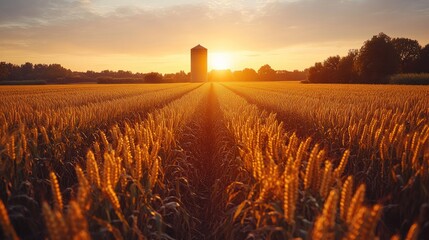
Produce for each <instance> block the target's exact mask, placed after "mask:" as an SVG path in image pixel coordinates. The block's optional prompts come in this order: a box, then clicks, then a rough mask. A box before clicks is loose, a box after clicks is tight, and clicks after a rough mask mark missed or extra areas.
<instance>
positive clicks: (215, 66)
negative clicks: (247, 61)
mask: <svg viewBox="0 0 429 240" xmlns="http://www.w3.org/2000/svg"><path fill="white" fill-rule="evenodd" d="M209 66H210V68H211V69H212V70H225V69H230V68H231V55H230V54H228V53H220V52H215V53H209Z"/></svg>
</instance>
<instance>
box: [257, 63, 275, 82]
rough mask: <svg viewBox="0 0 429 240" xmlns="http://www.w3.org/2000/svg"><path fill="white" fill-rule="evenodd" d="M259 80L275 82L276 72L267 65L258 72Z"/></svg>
mask: <svg viewBox="0 0 429 240" xmlns="http://www.w3.org/2000/svg"><path fill="white" fill-rule="evenodd" d="M258 75H259V80H262V81H274V80H276V71H275V70H274V69H272V68H271V66H270V65H268V64H265V65H264V66H262V67H260V68H259V70H258Z"/></svg>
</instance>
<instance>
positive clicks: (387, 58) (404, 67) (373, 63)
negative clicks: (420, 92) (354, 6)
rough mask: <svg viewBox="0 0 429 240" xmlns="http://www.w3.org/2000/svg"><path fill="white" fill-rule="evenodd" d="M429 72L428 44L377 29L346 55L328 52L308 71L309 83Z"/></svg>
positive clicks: (382, 79) (374, 80) (378, 80)
mask: <svg viewBox="0 0 429 240" xmlns="http://www.w3.org/2000/svg"><path fill="white" fill-rule="evenodd" d="M407 73H429V44H427V45H426V46H425V47H421V46H420V44H419V42H418V41H416V40H412V39H408V38H390V37H389V36H387V35H386V34H384V33H379V34H378V35H376V36H373V37H372V38H371V39H369V40H367V41H365V42H364V44H363V46H362V47H361V48H360V49H359V50H350V51H349V53H348V54H347V56H344V57H340V56H338V55H337V56H331V57H328V58H327V59H326V60H325V61H324V62H323V63H322V62H317V63H315V65H314V66H312V67H310V69H309V71H308V80H309V81H310V82H313V83H388V82H389V78H390V76H392V75H394V74H407Z"/></svg>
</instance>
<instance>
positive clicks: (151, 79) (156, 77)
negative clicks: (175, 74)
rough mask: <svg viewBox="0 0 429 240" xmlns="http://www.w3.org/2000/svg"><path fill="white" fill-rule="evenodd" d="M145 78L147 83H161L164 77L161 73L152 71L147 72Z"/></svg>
mask: <svg viewBox="0 0 429 240" xmlns="http://www.w3.org/2000/svg"><path fill="white" fill-rule="evenodd" d="M144 80H145V82H147V83H160V82H162V80H163V78H162V75H161V74H160V73H157V72H151V73H147V74H145V76H144Z"/></svg>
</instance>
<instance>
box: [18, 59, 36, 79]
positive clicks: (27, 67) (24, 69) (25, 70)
mask: <svg viewBox="0 0 429 240" xmlns="http://www.w3.org/2000/svg"><path fill="white" fill-rule="evenodd" d="M21 75H22V78H23V79H27V80H28V79H32V78H33V64H32V63H29V62H26V63H25V64H22V65H21Z"/></svg>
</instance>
